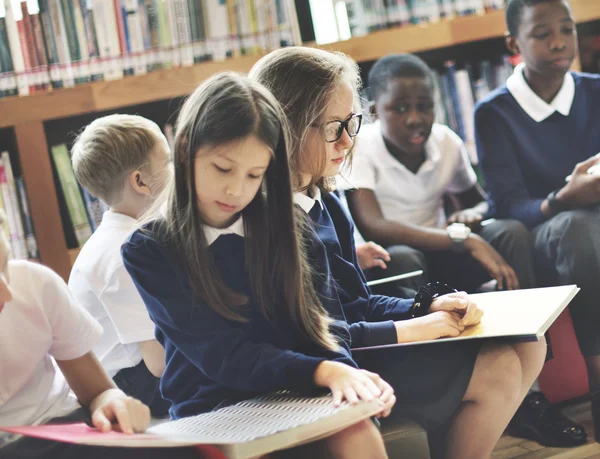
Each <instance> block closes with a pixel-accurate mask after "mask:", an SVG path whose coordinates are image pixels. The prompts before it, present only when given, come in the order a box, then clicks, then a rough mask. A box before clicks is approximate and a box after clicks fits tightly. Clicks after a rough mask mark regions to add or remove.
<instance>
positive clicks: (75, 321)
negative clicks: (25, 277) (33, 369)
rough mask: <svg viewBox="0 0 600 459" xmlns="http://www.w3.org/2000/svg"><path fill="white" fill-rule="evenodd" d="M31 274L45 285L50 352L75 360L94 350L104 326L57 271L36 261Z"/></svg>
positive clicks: (33, 281)
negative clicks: (36, 263)
mask: <svg viewBox="0 0 600 459" xmlns="http://www.w3.org/2000/svg"><path fill="white" fill-rule="evenodd" d="M30 275H31V285H32V286H35V285H38V284H39V285H41V286H42V288H41V289H40V292H39V297H38V301H39V302H40V304H41V305H42V307H43V309H44V312H45V314H46V317H47V319H48V322H49V323H50V326H51V328H52V337H53V340H52V346H51V347H50V350H49V351H48V353H49V354H50V355H51V356H52V357H54V358H55V359H56V360H73V359H76V358H79V357H81V356H83V355H85V354H87V353H88V352H90V351H91V350H92V349H93V347H94V346H95V345H96V344H97V343H98V341H99V340H100V337H101V336H102V326H101V325H100V324H99V323H98V322H97V321H96V320H95V319H94V318H93V317H92V316H91V315H90V313H89V312H87V311H86V310H85V309H84V308H83V307H82V306H81V305H79V303H77V301H75V299H74V298H73V296H72V295H71V293H70V292H69V289H68V287H67V285H66V284H65V282H64V281H63V280H62V278H61V277H60V276H59V275H58V274H56V273H55V272H54V271H52V270H50V269H48V268H46V267H44V266H41V265H33V264H32V266H31V267H30Z"/></svg>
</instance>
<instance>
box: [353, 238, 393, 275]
mask: <svg viewBox="0 0 600 459" xmlns="http://www.w3.org/2000/svg"><path fill="white" fill-rule="evenodd" d="M356 256H357V258H358V265H359V266H360V268H361V269H362V270H367V269H369V268H374V267H375V266H379V267H380V268H381V269H386V268H387V265H386V264H385V262H386V261H390V254H389V253H387V250H385V249H384V248H383V247H381V246H380V245H379V244H375V243H374V242H366V243H364V244H360V245H359V246H357V247H356Z"/></svg>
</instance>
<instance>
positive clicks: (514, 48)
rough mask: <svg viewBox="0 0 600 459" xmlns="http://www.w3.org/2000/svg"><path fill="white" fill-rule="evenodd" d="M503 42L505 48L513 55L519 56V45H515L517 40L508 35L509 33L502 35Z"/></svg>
mask: <svg viewBox="0 0 600 459" xmlns="http://www.w3.org/2000/svg"><path fill="white" fill-rule="evenodd" d="M504 42H505V43H506V47H507V48H508V50H509V51H510V52H511V53H513V54H521V51H520V50H519V45H518V44H517V39H516V38H515V37H514V36H513V35H511V34H510V32H506V33H505V34H504Z"/></svg>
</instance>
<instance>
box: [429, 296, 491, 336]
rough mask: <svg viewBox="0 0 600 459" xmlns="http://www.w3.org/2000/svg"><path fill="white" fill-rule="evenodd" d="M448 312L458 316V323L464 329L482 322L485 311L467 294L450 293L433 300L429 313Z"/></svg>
mask: <svg viewBox="0 0 600 459" xmlns="http://www.w3.org/2000/svg"><path fill="white" fill-rule="evenodd" d="M437 311H447V312H451V313H453V314H456V315H457V317H458V318H459V320H458V323H459V325H462V326H463V327H469V326H471V325H477V324H478V323H479V322H481V318H482V317H483V311H482V310H481V309H479V308H478V307H477V305H476V304H475V303H474V302H472V301H471V300H470V299H469V295H468V294H467V293H466V292H456V293H449V294H447V295H442V296H440V297H438V298H435V299H434V300H433V303H431V306H430V307H429V312H430V313H432V312H437Z"/></svg>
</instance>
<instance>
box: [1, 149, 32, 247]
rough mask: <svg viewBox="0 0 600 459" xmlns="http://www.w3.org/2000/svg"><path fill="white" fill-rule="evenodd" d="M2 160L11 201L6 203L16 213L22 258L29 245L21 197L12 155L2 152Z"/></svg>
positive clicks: (16, 226) (18, 242)
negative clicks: (14, 173)
mask: <svg viewBox="0 0 600 459" xmlns="http://www.w3.org/2000/svg"><path fill="white" fill-rule="evenodd" d="M0 160H1V161H2V165H3V167H4V172H5V175H6V182H7V185H8V197H9V203H6V205H7V207H11V208H12V214H13V215H14V219H15V223H14V224H15V228H16V231H17V244H18V247H19V249H18V251H17V253H19V254H21V256H20V258H25V257H26V256H27V246H26V244H25V231H24V230H23V220H22V218H21V210H20V206H19V197H18V195H17V187H16V185H15V177H14V175H13V171H12V165H11V162H10V156H9V154H8V152H7V151H4V152H2V155H1V156H0Z"/></svg>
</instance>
